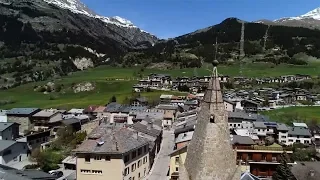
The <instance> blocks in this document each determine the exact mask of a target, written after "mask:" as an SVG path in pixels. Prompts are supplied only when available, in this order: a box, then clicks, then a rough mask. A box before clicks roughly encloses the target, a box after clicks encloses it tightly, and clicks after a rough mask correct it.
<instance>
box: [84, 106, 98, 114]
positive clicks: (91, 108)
mask: <svg viewBox="0 0 320 180" xmlns="http://www.w3.org/2000/svg"><path fill="white" fill-rule="evenodd" d="M98 107H99V106H92V105H91V106H88V107H86V108H85V109H84V110H83V112H84V113H91V112H94V111H95V110H96V109H97V108H98Z"/></svg>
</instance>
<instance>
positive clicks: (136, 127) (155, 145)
mask: <svg viewBox="0 0 320 180" xmlns="http://www.w3.org/2000/svg"><path fill="white" fill-rule="evenodd" d="M129 127H130V128H129V129H132V130H133V131H135V132H138V135H139V136H141V137H143V138H146V139H148V140H149V162H150V167H151V166H152V165H153V162H154V159H155V157H156V155H157V154H158V153H159V151H160V148H161V142H162V130H159V129H157V128H156V125H154V124H153V122H148V123H147V124H144V123H140V122H138V123H135V124H133V125H131V126H129Z"/></svg>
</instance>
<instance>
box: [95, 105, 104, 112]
mask: <svg viewBox="0 0 320 180" xmlns="http://www.w3.org/2000/svg"><path fill="white" fill-rule="evenodd" d="M105 109H106V107H105V106H99V107H97V108H96V109H95V110H94V111H93V112H97V113H98V112H104V111H105Z"/></svg>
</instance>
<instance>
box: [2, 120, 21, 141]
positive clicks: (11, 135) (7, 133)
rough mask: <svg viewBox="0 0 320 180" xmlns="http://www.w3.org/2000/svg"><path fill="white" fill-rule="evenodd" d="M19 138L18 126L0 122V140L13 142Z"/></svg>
mask: <svg viewBox="0 0 320 180" xmlns="http://www.w3.org/2000/svg"><path fill="white" fill-rule="evenodd" d="M18 137H19V124H17V123H8V122H0V140H15V139H16V138H18Z"/></svg>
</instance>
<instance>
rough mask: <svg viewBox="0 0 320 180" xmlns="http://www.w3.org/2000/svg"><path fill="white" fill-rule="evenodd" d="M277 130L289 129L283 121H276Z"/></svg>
mask: <svg viewBox="0 0 320 180" xmlns="http://www.w3.org/2000/svg"><path fill="white" fill-rule="evenodd" d="M277 130H278V131H289V128H288V127H287V125H285V124H283V123H277Z"/></svg>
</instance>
